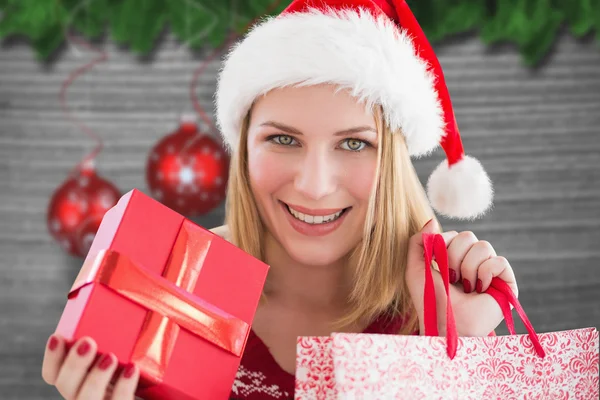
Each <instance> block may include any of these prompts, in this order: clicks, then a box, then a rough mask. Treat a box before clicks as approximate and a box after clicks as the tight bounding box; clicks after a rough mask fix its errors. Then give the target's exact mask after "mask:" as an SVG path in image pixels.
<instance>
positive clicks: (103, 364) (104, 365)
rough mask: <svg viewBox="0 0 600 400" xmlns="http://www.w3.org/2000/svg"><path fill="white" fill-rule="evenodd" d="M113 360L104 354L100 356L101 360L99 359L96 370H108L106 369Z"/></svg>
mask: <svg viewBox="0 0 600 400" xmlns="http://www.w3.org/2000/svg"><path fill="white" fill-rule="evenodd" d="M112 362H113V360H112V357H111V356H110V354H104V355H103V356H102V358H100V361H99V362H98V368H100V369H101V370H106V369H108V367H110V366H111V364H112Z"/></svg>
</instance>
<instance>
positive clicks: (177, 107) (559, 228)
mask: <svg viewBox="0 0 600 400" xmlns="http://www.w3.org/2000/svg"><path fill="white" fill-rule="evenodd" d="M104 48H105V49H106V50H107V51H108V53H109V61H108V62H106V63H104V64H101V65H99V66H98V67H96V68H95V69H94V70H92V71H91V72H90V73H88V74H86V75H84V76H83V77H81V78H80V79H79V80H77V81H76V83H75V84H74V85H73V86H72V87H71V89H70V91H69V102H70V104H71V106H72V107H73V109H74V110H75V111H76V112H77V114H78V116H79V117H80V118H81V119H82V120H83V121H85V123H86V124H88V125H89V126H91V127H92V128H93V129H95V130H96V131H97V132H99V134H100V135H101V136H102V137H103V139H104V140H105V150H104V152H103V153H102V154H101V157H100V158H99V160H98V161H99V171H100V173H101V174H102V175H103V176H105V177H107V178H108V179H110V180H112V181H113V182H114V183H115V184H117V185H118V187H119V188H120V189H121V190H122V191H123V192H126V191H128V190H130V189H131V188H134V187H137V188H139V189H141V190H143V191H147V187H146V183H145V180H144V168H145V162H146V157H147V154H148V151H149V149H150V148H151V146H152V145H153V144H154V143H155V142H156V141H157V140H158V139H159V138H161V137H162V136H164V135H165V134H166V133H167V132H169V131H170V130H171V129H173V128H174V127H175V126H176V121H177V118H178V115H179V114H180V113H181V112H183V111H187V110H190V109H191V107H190V103H189V100H188V85H189V81H190V79H191V76H192V71H193V69H194V68H195V67H196V66H197V65H198V62H199V61H200V59H201V58H202V56H200V57H196V58H194V57H192V56H191V55H190V54H189V53H188V52H187V51H186V50H185V49H182V48H180V47H179V44H178V43H177V42H175V41H173V40H171V39H170V38H168V37H167V38H166V39H165V40H164V41H163V42H162V43H161V44H160V46H159V47H158V49H157V51H156V53H155V54H154V55H153V57H151V58H150V59H149V60H148V59H147V60H139V59H137V58H136V57H135V56H132V55H131V54H129V53H128V52H125V51H123V50H121V49H118V48H116V47H114V46H112V45H111V44H106V45H105V46H104ZM438 51H439V55H440V58H441V62H442V64H443V65H444V68H445V70H446V74H447V80H448V84H449V86H450V90H451V93H452V95H453V99H454V104H455V107H456V115H457V117H458V121H459V126H460V127H461V129H462V134H463V137H464V144H465V146H466V149H467V151H468V153H470V154H472V155H474V156H476V157H478V158H479V159H480V160H481V161H482V162H483V163H484V164H485V167H486V168H487V170H488V171H489V173H490V176H491V177H492V179H493V180H494V182H495V187H496V191H497V196H496V203H495V204H496V205H495V209H494V211H493V212H492V213H491V214H489V215H488V216H487V217H485V218H484V219H482V220H480V221H477V222H474V223H470V224H466V223H454V222H448V221H445V224H444V225H445V228H447V229H459V230H464V229H470V230H473V231H475V233H476V234H477V235H478V236H479V237H480V238H481V239H486V240H489V241H490V242H491V243H492V244H493V245H494V246H495V248H496V249H497V251H498V253H499V254H502V255H505V256H506V257H507V258H508V259H509V260H510V261H511V262H512V265H513V267H514V269H515V271H516V274H517V277H518V279H519V283H520V289H521V301H522V304H523V305H524V307H525V309H526V310H527V312H528V314H529V316H530V318H531V321H532V322H533V324H534V326H535V327H536V328H537V330H538V331H549V330H561V329H569V328H579V327H587V326H596V327H597V326H600V273H599V272H598V268H599V267H598V265H600V250H599V247H600V246H599V244H600V233H599V232H600V211H599V206H600V139H599V134H600V51H599V49H598V47H597V45H596V44H595V43H593V42H576V41H575V40H573V39H572V38H571V37H569V36H567V35H565V36H563V37H562V38H561V40H560V41H559V42H558V44H557V47H556V51H555V52H554V53H553V54H552V55H551V56H550V57H549V58H548V60H547V62H546V64H545V65H544V66H543V67H542V68H539V69H536V70H532V69H527V68H525V67H523V65H522V63H521V60H520V57H519V55H518V54H517V53H516V52H515V51H514V49H513V48H511V47H503V48H496V49H495V50H493V51H492V50H490V49H486V48H485V47H484V46H483V45H482V44H481V43H480V41H479V40H478V39H477V38H463V39H462V40H460V41H457V42H456V43H448V44H445V45H443V46H438ZM92 56H93V54H89V53H88V54H86V53H81V52H78V51H74V50H70V49H66V50H65V51H64V52H63V53H62V54H61V55H60V56H59V57H58V60H57V62H56V63H54V64H53V65H51V66H49V67H43V66H41V65H40V64H39V63H37V62H36V61H35V58H34V56H33V54H32V52H31V50H30V49H29V48H28V47H27V45H25V44H22V43H12V44H9V45H5V46H4V47H3V48H2V49H1V51H0V273H1V274H2V279H1V280H0V303H1V305H2V311H1V314H0V326H1V329H0V360H1V362H0V393H1V396H0V397H2V398H3V399H19V400H23V399H49V398H58V397H57V396H56V393H55V391H54V389H53V388H49V387H47V386H45V384H44V383H43V381H42V380H41V376H40V366H41V360H42V355H43V350H44V345H45V342H46V339H47V337H48V335H49V334H50V333H51V332H52V331H53V329H54V327H55V325H56V322H57V321H58V318H59V317H60V314H61V311H62V308H63V306H64V304H65V295H66V293H67V290H68V288H69V287H70V285H71V283H72V281H73V279H74V277H75V275H76V273H77V271H78V269H79V267H80V263H81V260H79V259H76V258H72V257H69V256H67V255H65V253H63V251H62V250H61V249H60V248H59V247H58V246H57V245H56V244H55V243H53V242H52V241H51V239H50V236H49V235H48V233H47V231H46V226H45V218H46V214H45V213H46V207H47V203H48V199H49V196H50V195H51V194H52V192H53V191H54V190H55V189H56V188H57V187H58V186H59V184H60V183H61V182H62V180H63V179H64V178H65V176H66V174H67V173H68V171H69V170H70V169H71V168H72V167H73V166H74V165H75V163H76V162H77V161H78V160H79V159H80V157H81V156H82V155H83V154H84V152H85V151H87V150H89V149H91V147H92V143H91V142H90V141H89V140H88V139H87V138H86V137H85V135H84V134H83V133H82V132H81V131H80V130H79V129H77V128H76V127H75V126H73V125H72V124H71V123H69V122H67V121H66V119H65V117H64V116H63V114H62V113H61V111H60V104H59V102H58V93H59V89H60V85H61V83H62V82H63V81H64V80H65V79H66V77H67V76H68V74H69V73H70V72H71V71H73V70H74V69H75V68H76V67H78V66H81V65H83V64H84V63H85V62H87V61H89V60H91V57H92ZM218 65H219V64H218V62H212V63H211V64H210V67H209V68H208V70H207V73H206V74H205V75H203V76H202V77H201V79H200V82H199V88H198V95H199V97H200V99H201V102H202V104H203V105H204V106H205V107H206V108H207V109H208V110H209V111H212V95H213V93H214V89H215V73H216V71H217V68H218ZM442 158H443V154H442V153H441V152H438V153H437V154H436V155H435V156H433V157H430V158H428V159H426V160H419V161H417V162H416V165H417V169H418V171H419V175H420V177H421V179H422V180H423V181H424V180H425V179H426V177H427V176H428V174H429V173H430V172H431V171H432V169H433V168H434V167H435V165H437V163H438V162H440V161H441V160H442ZM222 218H223V210H222V209H217V210H215V211H214V212H213V213H212V214H211V215H208V216H206V217H203V218H200V219H198V220H197V222H199V223H201V224H203V225H204V226H206V227H212V226H215V225H217V224H220V223H221V221H222ZM115 329H117V327H115ZM500 332H505V330H504V328H501V329H500ZM520 332H523V330H522V329H521V330H520Z"/></svg>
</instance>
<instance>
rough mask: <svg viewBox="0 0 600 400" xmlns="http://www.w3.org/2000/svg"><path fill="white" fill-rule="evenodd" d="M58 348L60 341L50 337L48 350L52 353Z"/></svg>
mask: <svg viewBox="0 0 600 400" xmlns="http://www.w3.org/2000/svg"><path fill="white" fill-rule="evenodd" d="M57 347H58V339H57V338H56V337H54V336H50V341H49V342H48V348H49V349H50V351H54V350H56V348H57Z"/></svg>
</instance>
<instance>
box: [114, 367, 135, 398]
mask: <svg viewBox="0 0 600 400" xmlns="http://www.w3.org/2000/svg"><path fill="white" fill-rule="evenodd" d="M139 378H140V371H139V369H138V368H137V367H136V365H135V364H130V365H128V366H127V367H125V368H124V369H123V371H122V372H121V375H120V376H119V378H118V379H117V383H116V384H115V386H114V388H113V395H112V399H113V400H121V399H125V400H133V399H134V398H135V390H136V388H137V384H138V380H139Z"/></svg>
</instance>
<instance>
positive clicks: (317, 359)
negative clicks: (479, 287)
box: [295, 234, 600, 400]
mask: <svg viewBox="0 0 600 400" xmlns="http://www.w3.org/2000/svg"><path fill="white" fill-rule="evenodd" d="M423 239H424V247H425V261H426V263H427V265H431V260H432V257H433V256H434V255H435V258H436V260H437V262H438V265H439V268H440V273H441V275H442V278H443V280H444V283H445V286H446V293H448V264H447V254H446V245H445V243H444V240H443V238H442V236H441V235H430V234H425V235H424V238H423ZM426 274H427V276H426V283H425V311H426V315H425V334H426V336H400V335H377V334H345V333H334V334H332V335H331V336H330V337H301V338H299V339H298V346H297V360H296V390H295V398H296V399H298V400H300V399H302V400H328V399H347V400H350V399H356V400H359V399H365V400H377V399H390V400H391V399H408V400H413V399H414V400H419V399H440V400H441V399H443V400H446V399H456V400H459V399H460V400H481V399H494V400H496V399H498V400H500V399H502V400H511V399H519V400H532V399H536V400H554V399H556V400H562V399H565V400H566V399H581V400H591V399H598V398H599V392H598V385H599V379H598V376H599V365H600V360H599V356H598V353H599V339H598V331H597V330H596V329H595V328H586V329H575V330H569V331H561V332H550V333H541V334H537V333H536V332H535V331H534V330H533V327H532V326H531V324H530V322H529V320H528V318H527V316H526V315H525V313H524V311H523V309H522V308H521V306H520V304H519V302H518V300H517V299H516V298H515V297H514V294H513V293H512V290H511V289H510V287H508V285H507V284H506V283H505V282H504V281H502V280H499V279H494V280H493V282H492V285H491V287H490V289H489V290H488V291H487V293H488V294H490V295H492V296H493V297H494V298H495V299H496V301H497V302H498V304H499V305H500V307H501V308H502V311H503V313H504V317H505V322H506V325H507V327H508V330H509V332H510V333H511V335H509V336H490V337H460V338H459V337H457V335H456V327H455V325H454V317H453V314H452V308H451V304H450V302H447V303H448V309H447V310H446V314H447V315H446V316H447V326H448V329H447V331H448V334H447V336H446V337H439V336H437V326H436V325H437V323H436V313H435V291H434V289H433V276H432V273H431V269H429V268H426ZM510 305H513V306H514V308H515V310H516V311H517V313H518V314H519V316H520V317H521V319H522V321H523V324H524V325H525V327H526V329H527V331H528V332H529V333H528V334H527V335H516V334H515V330H514V321H513V319H512V313H511V309H510Z"/></svg>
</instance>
